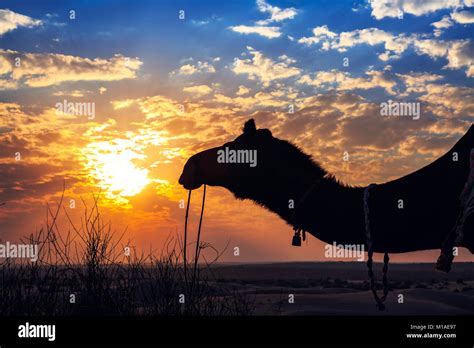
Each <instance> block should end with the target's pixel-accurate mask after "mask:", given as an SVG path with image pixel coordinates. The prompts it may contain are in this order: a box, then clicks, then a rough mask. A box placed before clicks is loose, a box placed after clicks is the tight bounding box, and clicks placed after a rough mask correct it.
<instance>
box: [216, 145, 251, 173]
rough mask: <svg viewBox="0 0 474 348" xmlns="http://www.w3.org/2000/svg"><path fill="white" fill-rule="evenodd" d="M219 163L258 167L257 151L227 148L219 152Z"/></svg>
mask: <svg viewBox="0 0 474 348" xmlns="http://www.w3.org/2000/svg"><path fill="white" fill-rule="evenodd" d="M217 163H248V164H249V165H250V167H252V168H253V167H256V166H257V150H234V149H229V148H228V147H227V146H226V147H225V148H224V149H220V150H217Z"/></svg>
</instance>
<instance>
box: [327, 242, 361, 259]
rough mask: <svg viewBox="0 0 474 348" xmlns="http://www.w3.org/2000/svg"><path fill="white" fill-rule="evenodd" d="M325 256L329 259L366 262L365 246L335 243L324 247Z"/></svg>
mask: <svg viewBox="0 0 474 348" xmlns="http://www.w3.org/2000/svg"><path fill="white" fill-rule="evenodd" d="M324 250H325V251H324V256H325V257H327V258H344V259H357V261H360V262H361V261H364V245H363V244H337V243H336V242H333V243H332V245H331V244H326V245H325V246H324Z"/></svg>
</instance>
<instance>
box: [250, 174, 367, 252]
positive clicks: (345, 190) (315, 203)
mask: <svg viewBox="0 0 474 348" xmlns="http://www.w3.org/2000/svg"><path fill="white" fill-rule="evenodd" d="M315 182H316V185H315V186H314V187H311V186H312V185H314V183H315ZM275 185H276V186H275ZM271 186H272V187H278V188H279V189H278V190H271V191H269V192H259V194H257V195H256V197H251V198H252V199H254V200H255V201H256V202H258V203H259V204H262V205H263V206H265V207H267V208H268V209H269V210H271V211H273V212H275V213H276V214H278V215H279V216H280V217H281V218H282V219H284V220H285V221H286V222H287V223H288V224H290V225H292V226H293V225H296V226H297V227H300V228H303V229H304V230H306V231H308V232H309V233H310V234H312V235H314V236H316V237H317V238H318V239H321V240H323V241H325V242H327V243H332V242H334V241H336V242H338V243H344V242H345V241H351V242H354V240H358V241H359V242H360V243H364V235H365V225H364V209H363V190H364V189H363V188H358V187H356V188H354V187H347V186H344V185H342V184H340V183H339V182H337V181H336V180H335V179H334V178H331V177H330V178H327V177H321V176H319V177H318V176H317V175H315V173H306V174H305V175H303V176H301V177H299V178H296V179H295V178H291V179H290V180H289V181H288V182H286V183H281V182H280V183H279V184H277V183H272V185H271ZM308 190H310V192H309V193H308ZM306 193H308V194H307V196H306V198H304V199H303V201H302V202H301V204H300V205H299V206H297V205H298V202H299V201H300V200H301V199H302V198H303V197H304V195H305V194H306ZM294 209H296V212H295V210H294ZM293 215H294V216H293ZM359 236H360V238H359ZM359 239H360V240H359Z"/></svg>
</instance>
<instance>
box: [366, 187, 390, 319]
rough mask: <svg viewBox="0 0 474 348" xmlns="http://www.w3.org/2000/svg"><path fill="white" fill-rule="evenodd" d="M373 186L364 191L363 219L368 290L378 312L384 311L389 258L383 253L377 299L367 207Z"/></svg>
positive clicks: (387, 289) (368, 210) (368, 209)
mask: <svg viewBox="0 0 474 348" xmlns="http://www.w3.org/2000/svg"><path fill="white" fill-rule="evenodd" d="M375 186H376V185H375V184H370V185H369V186H367V187H366V188H365V190H364V219H365V238H366V240H367V243H366V244H367V268H368V275H369V279H370V290H371V291H372V294H373V295H374V299H375V302H376V303H377V304H376V306H377V308H378V309H379V310H381V311H382V310H384V309H385V304H384V302H385V300H386V299H387V295H388V291H389V288H388V278H387V272H388V262H389V261H390V258H389V257H388V253H385V255H384V258H383V269H382V274H383V275H382V283H383V295H382V297H379V295H378V294H377V285H376V283H375V277H374V271H373V269H372V265H373V260H372V257H373V255H374V250H373V245H372V234H371V231H370V207H369V199H370V190H371V189H372V188H374V187H375Z"/></svg>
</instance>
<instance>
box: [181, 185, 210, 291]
mask: <svg viewBox="0 0 474 348" xmlns="http://www.w3.org/2000/svg"><path fill="white" fill-rule="evenodd" d="M191 192H192V190H189V193H188V202H187V204H186V216H185V218H184V242H183V271H184V282H185V284H186V288H187V285H188V275H187V264H188V260H187V250H186V249H187V248H186V247H187V244H188V219H189V206H190V204H191ZM205 201H206V185H205V184H204V191H203V194H202V206H201V215H200V217H199V225H198V232H197V241H196V251H195V254H194V269H193V279H192V284H194V281H195V279H196V270H197V264H198V258H199V249H200V245H199V243H200V239H201V226H202V218H203V216H204V204H205Z"/></svg>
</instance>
